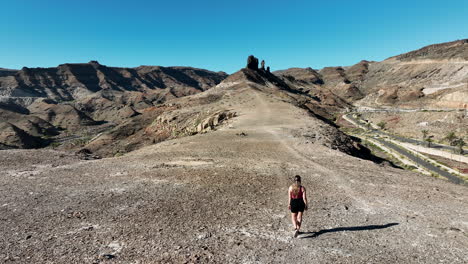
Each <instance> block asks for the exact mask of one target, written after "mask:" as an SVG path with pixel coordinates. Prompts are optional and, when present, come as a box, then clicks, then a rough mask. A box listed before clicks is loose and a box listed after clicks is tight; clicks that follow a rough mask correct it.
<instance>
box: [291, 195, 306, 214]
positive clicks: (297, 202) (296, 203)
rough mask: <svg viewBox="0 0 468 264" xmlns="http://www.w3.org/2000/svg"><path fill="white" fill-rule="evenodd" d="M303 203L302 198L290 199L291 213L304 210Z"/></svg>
mask: <svg viewBox="0 0 468 264" xmlns="http://www.w3.org/2000/svg"><path fill="white" fill-rule="evenodd" d="M304 209H305V203H304V200H303V199H302V198H299V199H291V213H298V212H304Z"/></svg>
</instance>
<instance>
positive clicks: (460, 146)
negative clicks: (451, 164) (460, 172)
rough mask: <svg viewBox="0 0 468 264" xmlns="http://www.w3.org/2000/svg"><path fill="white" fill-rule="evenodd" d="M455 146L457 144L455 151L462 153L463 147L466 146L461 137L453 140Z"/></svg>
mask: <svg viewBox="0 0 468 264" xmlns="http://www.w3.org/2000/svg"><path fill="white" fill-rule="evenodd" d="M454 143H455V146H457V151H458V153H460V154H463V153H464V150H463V147H464V146H466V142H465V140H464V139H463V138H458V139H457V140H456V141H455V142H454Z"/></svg>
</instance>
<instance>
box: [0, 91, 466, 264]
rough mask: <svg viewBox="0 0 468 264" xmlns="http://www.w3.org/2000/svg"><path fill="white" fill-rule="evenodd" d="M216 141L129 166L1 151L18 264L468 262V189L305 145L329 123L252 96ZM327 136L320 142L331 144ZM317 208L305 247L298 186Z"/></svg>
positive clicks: (238, 98)
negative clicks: (297, 212)
mask: <svg viewBox="0 0 468 264" xmlns="http://www.w3.org/2000/svg"><path fill="white" fill-rule="evenodd" d="M226 93H228V94H229V96H230V97H231V98H230V102H231V103H232V104H231V106H230V107H231V108H232V109H231V110H232V111H235V112H237V113H238V117H236V118H235V119H232V120H230V121H229V123H227V124H225V125H224V126H223V127H221V128H219V129H218V130H216V131H213V132H210V133H207V134H199V135H196V136H191V137H185V138H180V139H175V140H171V141H166V142H163V143H160V144H155V145H152V146H149V147H145V148H143V149H140V150H138V151H134V152H131V153H129V154H127V155H125V156H122V157H118V158H109V159H102V160H93V161H82V160H78V159H77V158H76V157H74V156H72V155H70V154H67V153H62V152H54V151H48V150H36V151H26V150H21V151H20V150H15V151H13V150H8V151H2V152H0V168H1V170H0V171H1V172H0V221H1V225H2V228H3V229H2V236H1V237H2V238H1V239H0V248H1V249H2V250H0V260H1V261H4V262H6V263H9V262H12V261H15V262H16V263H31V262H36V263H38V262H41V263H44V262H48V261H49V262H54V263H93V262H95V263H99V262H104V263H105V262H109V263H191V262H193V263H208V262H212V263H292V262H297V261H301V262H305V263H369V262H373V263H434V262H446V263H465V262H467V261H468V257H467V254H466V248H468V222H467V219H468V210H467V204H468V192H467V189H466V187H462V186H457V185H453V184H451V183H448V182H446V181H443V180H440V179H435V178H431V177H426V176H421V175H418V174H414V173H411V172H406V171H402V170H399V169H395V168H391V167H386V166H379V165H376V164H374V163H372V162H371V161H367V160H361V159H358V158H355V157H352V156H349V155H346V154H343V153H341V152H339V151H337V150H332V149H329V148H327V147H324V146H322V145H319V144H314V143H311V142H309V139H308V138H305V137H301V136H298V135H300V134H301V133H298V131H299V132H301V131H302V132H306V131H319V130H320V128H321V127H323V126H326V124H324V123H323V122H322V121H320V120H318V119H315V118H313V117H311V116H310V115H309V114H308V113H307V112H306V111H305V110H303V109H300V108H297V107H295V106H293V105H292V104H290V103H288V102H285V101H284V100H282V99H281V98H279V97H276V96H275V95H273V94H268V93H264V92H261V91H258V90H256V89H253V88H252V87H250V86H249V85H247V86H245V87H244V88H243V89H237V90H233V91H228V92H226ZM319 136H320V135H319ZM295 174H300V175H301V176H303V183H304V185H305V186H306V188H307V190H308V193H309V200H310V203H311V205H310V210H309V211H307V212H306V214H305V222H304V225H303V231H304V232H305V233H303V234H301V236H300V237H299V238H297V239H293V238H292V235H293V232H292V227H291V223H290V217H289V212H288V211H287V187H288V185H289V184H290V179H291V178H292V177H293V176H294V175H295Z"/></svg>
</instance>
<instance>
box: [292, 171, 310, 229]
mask: <svg viewBox="0 0 468 264" xmlns="http://www.w3.org/2000/svg"><path fill="white" fill-rule="evenodd" d="M288 197H289V206H288V208H289V210H291V220H292V223H293V226H294V237H297V236H298V235H299V230H300V229H301V224H302V214H303V213H304V210H307V195H306V189H305V188H304V186H302V184H301V176H299V175H296V176H295V177H294V183H293V184H292V185H291V186H289V190H288Z"/></svg>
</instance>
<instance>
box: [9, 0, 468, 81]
mask: <svg viewBox="0 0 468 264" xmlns="http://www.w3.org/2000/svg"><path fill="white" fill-rule="evenodd" d="M0 4H1V5H0V6H1V8H0V67H3V68H21V67H22V66H28V67H50V66H57V65H58V64H61V63H65V62H88V61H89V60H98V61H99V62H100V63H102V64H105V65H110V66H128V67H134V66H139V65H162V66H175V65H181V66H193V67H200V68H205V69H209V70H215V71H218V70H222V71H226V72H228V73H232V72H234V71H236V70H238V69H239V68H241V67H244V65H245V61H246V58H247V56H248V55H250V54H254V55H255V56H257V57H260V58H261V59H265V60H266V62H267V65H270V66H271V67H272V70H278V69H285V68H289V67H312V68H322V67H324V66H337V65H352V64H354V63H357V62H359V61H360V60H362V59H367V60H383V59H385V58H387V57H390V56H393V55H397V54H400V53H403V52H407V51H410V50H413V49H417V48H420V47H422V46H425V45H428V44H433V43H439V42H446V41H452V40H456V39H462V38H468V1H466V0H454V1H451V0H445V1H440V0H438V1H433V0H425V1H412V0H405V1H400V0H392V1H378V0H373V1H359V0H355V1H352V0H345V1H340V0H335V1H313V0H284V1H277V0H269V1H265V0H249V1H247V0H235V1H222V0H184V1H183V0H165V1H158V0H155V1H150V0H147V1H145V0H132V1H123V0H0Z"/></svg>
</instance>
